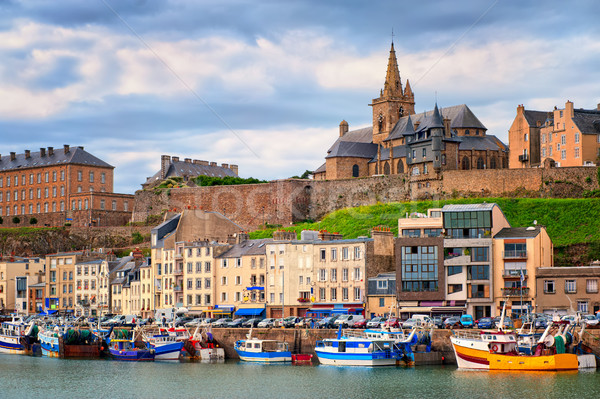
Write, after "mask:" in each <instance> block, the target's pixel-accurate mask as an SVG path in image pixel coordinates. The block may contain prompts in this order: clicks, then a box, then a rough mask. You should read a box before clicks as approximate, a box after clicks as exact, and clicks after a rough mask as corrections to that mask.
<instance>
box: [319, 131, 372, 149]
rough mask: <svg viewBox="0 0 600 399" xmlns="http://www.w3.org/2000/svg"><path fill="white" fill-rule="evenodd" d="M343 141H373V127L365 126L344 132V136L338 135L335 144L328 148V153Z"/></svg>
mask: <svg viewBox="0 0 600 399" xmlns="http://www.w3.org/2000/svg"><path fill="white" fill-rule="evenodd" d="M343 141H346V142H352V143H372V142H373V127H372V126H371V127H363V128H362V129H357V130H352V131H350V132H348V133H346V134H344V135H343V136H342V137H338V139H337V140H336V141H335V143H333V145H332V146H331V147H330V148H329V149H328V150H327V153H330V152H331V151H332V150H333V148H334V147H335V146H336V144H338V143H340V142H343Z"/></svg>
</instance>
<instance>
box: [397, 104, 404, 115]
mask: <svg viewBox="0 0 600 399" xmlns="http://www.w3.org/2000/svg"><path fill="white" fill-rule="evenodd" d="M403 115H404V108H402V105H401V106H400V107H398V117H399V118H402V116H403Z"/></svg>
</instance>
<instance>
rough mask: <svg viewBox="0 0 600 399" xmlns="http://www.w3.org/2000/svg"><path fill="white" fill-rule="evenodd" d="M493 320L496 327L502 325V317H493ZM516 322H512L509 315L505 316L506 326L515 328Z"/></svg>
mask: <svg viewBox="0 0 600 399" xmlns="http://www.w3.org/2000/svg"><path fill="white" fill-rule="evenodd" d="M492 321H493V322H494V327H498V326H499V325H500V317H494V318H493V319H492ZM514 327H515V326H514V324H513V322H512V320H511V319H510V318H509V317H505V318H504V328H514Z"/></svg>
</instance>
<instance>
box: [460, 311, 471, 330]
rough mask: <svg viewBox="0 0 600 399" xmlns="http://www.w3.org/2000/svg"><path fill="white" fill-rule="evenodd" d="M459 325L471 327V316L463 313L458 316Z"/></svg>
mask: <svg viewBox="0 0 600 399" xmlns="http://www.w3.org/2000/svg"><path fill="white" fill-rule="evenodd" d="M460 325H461V326H462V328H473V327H474V326H475V322H474V321H473V316H471V315H470V314H464V315H462V316H460Z"/></svg>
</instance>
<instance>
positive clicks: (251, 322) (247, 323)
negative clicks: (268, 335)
mask: <svg viewBox="0 0 600 399" xmlns="http://www.w3.org/2000/svg"><path fill="white" fill-rule="evenodd" d="M261 320H262V319H259V318H257V317H254V318H252V319H248V320H246V321H245V322H243V323H242V327H244V328H250V327H258V323H260V322H261Z"/></svg>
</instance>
